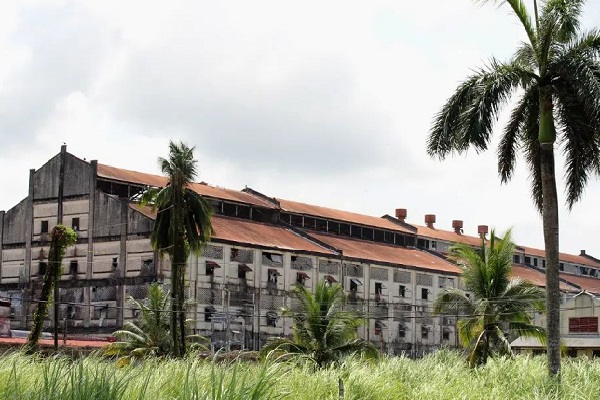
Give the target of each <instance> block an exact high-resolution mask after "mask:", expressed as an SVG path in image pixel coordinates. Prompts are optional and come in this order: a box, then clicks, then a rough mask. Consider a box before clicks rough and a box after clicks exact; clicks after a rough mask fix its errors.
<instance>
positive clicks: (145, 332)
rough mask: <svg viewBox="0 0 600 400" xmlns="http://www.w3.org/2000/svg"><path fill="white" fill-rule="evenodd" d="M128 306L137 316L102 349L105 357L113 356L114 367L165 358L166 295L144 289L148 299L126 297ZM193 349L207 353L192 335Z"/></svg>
mask: <svg viewBox="0 0 600 400" xmlns="http://www.w3.org/2000/svg"><path fill="white" fill-rule="evenodd" d="M128 300H129V304H130V306H131V307H132V308H133V309H136V310H139V316H138V318H137V320H136V321H134V322H126V323H125V325H123V329H121V330H118V331H116V332H115V333H113V335H114V336H115V337H116V338H117V339H118V341H117V342H114V343H111V344H110V345H108V346H107V347H106V348H105V349H104V354H105V355H107V356H117V357H119V358H118V360H117V364H118V365H121V366H123V365H127V364H129V362H130V361H131V360H133V359H141V358H144V357H147V356H166V355H168V354H170V353H171V352H172V350H173V342H172V340H171V332H170V329H169V328H170V324H169V316H170V308H171V301H170V296H169V292H165V290H164V289H163V288H162V287H161V286H160V285H159V284H158V283H153V284H151V285H150V286H149V287H148V297H147V298H146V301H145V302H139V301H137V300H135V299H134V298H132V297H129V299H128ZM193 339H194V340H195V342H196V343H194V347H195V349H197V350H208V349H207V348H206V347H205V346H202V345H201V344H200V342H206V341H207V339H206V338H204V337H202V336H200V335H193Z"/></svg>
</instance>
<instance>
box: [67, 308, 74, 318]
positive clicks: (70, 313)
mask: <svg viewBox="0 0 600 400" xmlns="http://www.w3.org/2000/svg"><path fill="white" fill-rule="evenodd" d="M66 314H67V318H69V319H73V318H75V306H72V305H68V306H67V313H66Z"/></svg>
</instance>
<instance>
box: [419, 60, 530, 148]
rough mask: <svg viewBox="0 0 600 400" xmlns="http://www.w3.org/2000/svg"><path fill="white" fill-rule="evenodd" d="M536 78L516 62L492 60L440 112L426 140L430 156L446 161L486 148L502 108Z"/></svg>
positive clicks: (462, 85) (461, 86)
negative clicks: (514, 93)
mask: <svg viewBox="0 0 600 400" xmlns="http://www.w3.org/2000/svg"><path fill="white" fill-rule="evenodd" d="M535 79H537V76H536V75H535V73H534V72H532V71H529V70H526V69H524V68H522V67H521V66H520V65H518V64H517V63H514V62H513V63H509V64H505V63H501V62H498V61H496V60H492V61H491V62H490V64H489V65H488V66H487V67H485V68H482V69H481V70H479V71H477V72H476V73H475V74H474V75H472V76H470V77H469V78H467V80H466V81H465V82H464V83H463V84H461V85H460V86H459V87H458V89H457V90H456V92H455V93H454V95H452V96H451V97H450V98H449V99H448V101H447V102H446V104H445V105H444V106H443V107H442V109H441V110H440V112H439V113H438V114H437V115H436V116H435V117H434V122H433V124H432V127H431V129H430V132H429V137H428V140H427V153H428V154H429V155H430V156H432V157H433V156H436V157H439V158H441V159H443V158H444V157H445V156H447V155H448V154H450V153H453V152H456V153H462V152H464V151H466V150H468V148H469V147H471V146H472V147H473V148H475V150H476V151H478V152H479V151H483V150H485V149H487V146H488V144H489V141H490V136H491V133H492V128H493V125H494V123H495V122H496V118H497V114H498V112H499V110H500V107H502V105H504V104H505V102H506V101H507V99H508V98H509V96H510V95H511V94H512V92H513V91H514V90H515V89H516V88H517V87H522V86H527V85H528V84H530V83H531V82H532V81H534V80H535Z"/></svg>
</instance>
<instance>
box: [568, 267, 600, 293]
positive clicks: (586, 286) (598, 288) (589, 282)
mask: <svg viewBox="0 0 600 400" xmlns="http://www.w3.org/2000/svg"><path fill="white" fill-rule="evenodd" d="M560 277H561V278H562V279H564V280H565V281H567V282H569V283H572V284H574V285H577V286H579V287H580V288H581V290H585V291H586V292H589V293H593V294H596V295H600V279H597V278H591V277H587V276H581V275H574V274H569V273H566V272H561V273H560Z"/></svg>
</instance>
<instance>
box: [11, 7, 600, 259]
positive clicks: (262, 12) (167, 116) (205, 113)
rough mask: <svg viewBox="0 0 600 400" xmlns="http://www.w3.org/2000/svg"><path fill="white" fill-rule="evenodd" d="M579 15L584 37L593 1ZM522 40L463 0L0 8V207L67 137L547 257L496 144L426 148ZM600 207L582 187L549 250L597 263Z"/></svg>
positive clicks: (136, 163)
mask: <svg viewBox="0 0 600 400" xmlns="http://www.w3.org/2000/svg"><path fill="white" fill-rule="evenodd" d="M528 3H529V1H528ZM588 3H589V4H588V5H587V7H586V8H585V18H584V24H585V26H587V27H591V26H593V25H592V24H593V23H594V22H595V23H596V24H598V21H600V3H598V2H597V1H595V0H593V1H592V0H590V1H588ZM523 38H524V37H523V34H522V31H521V28H520V26H519V25H518V23H517V22H516V20H515V19H514V17H512V16H511V15H509V12H508V9H506V8H504V7H500V8H497V7H496V6H494V5H493V4H487V5H481V4H479V3H474V2H472V1H470V0H454V1H447V0H421V1H412V2H408V1H399V0H393V1H377V0H373V1H361V2H358V1H357V2H353V1H318V2H317V1H315V2H313V1H302V2H299V1H297V2H291V1H281V0H273V1H262V0H255V1H203V0H202V1H198V0H197V1H191V0H190V1H184V0H171V1H169V2H165V1H161V2H151V1H147V0H146V1H123V0H103V1H97V0H89V1H87V0H85V1H84V0H77V1H76V0H73V1H58V0H57V1H25V0H18V1H13V2H11V1H8V0H6V1H3V2H2V5H0V60H2V61H1V62H0V143H1V145H0V165H1V166H2V169H3V173H2V174H1V175H0V184H1V185H2V186H1V187H2V188H4V189H2V190H1V191H0V209H9V208H11V207H12V206H14V205H15V204H16V203H17V202H18V201H20V200H21V199H22V198H24V197H25V196H26V194H27V180H28V170H29V169H30V168H39V167H40V166H41V165H42V164H43V163H44V162H45V161H46V160H47V159H49V158H50V157H52V156H53V155H54V154H56V153H58V151H59V150H60V145H61V144H62V143H63V142H65V143H67V145H68V151H69V152H71V153H73V154H75V155H76V156H79V157H81V158H86V159H88V160H90V159H97V160H99V161H100V162H102V163H106V164H111V165H114V166H120V167H123V168H129V169H136V170H140V171H145V172H153V173H158V168H157V163H156V158H157V157H158V156H160V155H163V156H164V155H166V150H167V143H168V140H169V139H175V140H183V141H185V142H187V143H188V144H190V145H195V146H196V148H197V151H196V155H197V158H198V160H199V165H200V169H201V175H200V178H199V179H201V180H204V181H206V182H209V183H211V184H214V185H218V186H224V187H228V188H234V189H242V188H243V187H244V186H249V187H252V188H253V189H255V190H258V191H260V192H263V193H265V194H268V195H270V196H276V197H281V198H288V199H293V200H297V201H302V202H307V203H313V204H318V205H322V206H328V207H334V208H339V209H344V210H350V211H355V212H361V213H365V214H371V215H377V216H379V215H383V214H386V213H389V214H393V213H394V209H395V208H407V209H408V214H409V217H408V220H409V222H413V223H419V224H422V223H423V218H424V214H427V213H434V214H436V215H437V224H436V226H437V227H440V228H445V229H451V221H452V220H453V219H462V220H464V221H465V233H468V234H476V229H477V225H479V224H487V225H490V226H491V227H496V228H497V229H498V230H504V229H506V228H509V227H513V229H514V235H515V237H516V240H517V242H519V243H521V244H524V245H531V246H536V247H543V239H542V225H541V219H540V218H539V216H538V214H537V212H536V211H535V209H534V208H533V206H532V203H531V200H530V196H529V188H528V182H527V178H528V173H527V171H526V169H525V168H524V167H523V166H521V167H520V169H518V171H517V174H516V176H515V177H514V179H513V181H512V182H511V183H509V184H508V185H501V184H500V182H499V179H498V175H497V167H496V160H495V152H494V148H492V149H491V150H490V151H488V152H487V153H484V154H479V155H478V154H476V153H475V152H474V151H471V152H469V153H468V154H466V155H463V156H460V157H455V158H451V159H448V160H446V161H443V162H440V161H437V160H431V159H429V158H428V157H427V155H426V153H425V141H426V137H427V133H428V129H429V126H430V123H431V120H432V116H433V115H434V114H435V112H436V110H437V109H438V108H439V107H440V106H441V105H442V104H443V102H444V101H445V99H446V98H447V97H448V96H449V95H450V94H451V92H452V90H453V89H454V88H455V87H456V85H457V83H459V82H460V81H461V79H463V78H464V77H465V76H466V75H467V74H468V73H469V72H470V71H471V69H473V68H475V67H477V66H480V65H482V63H484V62H486V61H487V60H489V58H490V57H491V56H496V57H497V58H500V59H506V58H508V57H509V56H510V54H511V52H512V50H513V49H514V47H515V46H516V45H517V44H518V43H519V41H520V40H522V39H523ZM503 119H504V117H502V116H501V117H500V124H501V123H502V120H503ZM559 174H560V175H561V177H562V174H563V171H562V169H559ZM561 185H562V182H561ZM561 193H562V189H561ZM599 203H600V182H599V181H598V180H592V181H590V183H589V185H588V188H587V191H586V193H585V197H584V199H583V201H581V202H580V203H578V204H577V205H576V206H575V208H574V209H573V210H572V211H571V212H569V211H568V210H567V209H566V207H564V206H563V207H562V209H561V250H562V251H566V252H571V253H578V252H579V250H580V249H586V250H587V251H588V253H591V254H595V255H596V256H600V241H599V240H598V238H599V237H600V224H599V223H598V214H597V212H598V206H597V204H599ZM561 204H563V205H564V200H563V201H562V203H561Z"/></svg>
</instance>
